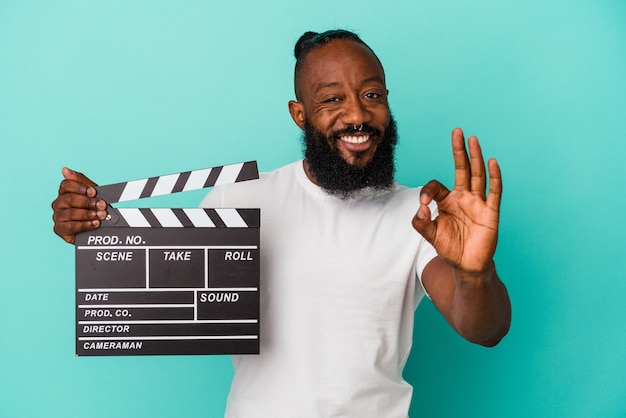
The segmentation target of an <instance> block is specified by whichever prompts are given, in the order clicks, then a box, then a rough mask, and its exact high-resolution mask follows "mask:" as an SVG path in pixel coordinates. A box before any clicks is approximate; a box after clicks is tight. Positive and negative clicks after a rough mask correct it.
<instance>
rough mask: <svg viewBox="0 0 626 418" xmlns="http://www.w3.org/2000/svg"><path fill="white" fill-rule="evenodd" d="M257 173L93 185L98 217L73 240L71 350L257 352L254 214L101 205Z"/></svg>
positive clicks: (248, 169) (251, 168)
mask: <svg viewBox="0 0 626 418" xmlns="http://www.w3.org/2000/svg"><path fill="white" fill-rule="evenodd" d="M258 176H259V175H258V170H257V165H256V162H255V161H250V162H246V163H240V164H232V165H224V166H220V167H212V168H207V169H202V170H195V171H188V172H183V173H176V174H171V175H166V176H159V177H151V178H147V179H141V180H135V181H130V182H125V183H118V184H111V185H106V186H99V187H96V190H97V196H98V197H100V198H102V199H103V200H105V201H107V203H109V207H108V209H107V211H108V217H107V219H106V220H104V221H102V223H101V226H100V228H98V229H97V230H94V231H89V232H83V233H80V234H78V235H77V237H76V354H77V355H79V356H114V355H172V354H258V352H259V250H260V249H259V232H260V231H259V228H260V209H230V208H224V209H206V208H186V209H167V208H152V209H149V208H113V207H111V206H110V204H112V203H117V202H124V201H130V200H135V199H140V198H146V197H153V196H159V195H167V194H171V193H177V192H183V191H189V190H198V189H202V188H206V187H211V186H214V185H220V184H226V183H236V182H240V181H245V180H252V179H256V178H258Z"/></svg>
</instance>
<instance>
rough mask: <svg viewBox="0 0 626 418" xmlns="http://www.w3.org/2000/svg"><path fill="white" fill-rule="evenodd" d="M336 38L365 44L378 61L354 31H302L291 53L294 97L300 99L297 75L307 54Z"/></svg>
mask: <svg viewBox="0 0 626 418" xmlns="http://www.w3.org/2000/svg"><path fill="white" fill-rule="evenodd" d="M337 39H344V40H350V41H353V42H356V43H359V44H361V45H363V46H365V47H366V48H367V49H369V50H370V51H371V52H372V54H374V56H375V57H376V59H377V60H378V62H379V63H380V60H379V59H378V57H377V56H376V54H375V53H374V51H373V50H372V48H370V47H369V45H367V44H366V43H365V42H363V40H362V39H361V38H360V37H359V35H357V34H356V33H354V32H350V31H348V30H344V29H331V30H327V31H326V32H322V33H317V32H311V31H309V32H304V34H303V35H302V36H301V37H300V39H298V42H296V46H295V47H294V49H293V54H294V56H295V57H296V67H295V70H294V76H293V82H294V90H295V92H296V98H297V99H298V100H300V97H298V96H299V94H298V87H297V83H298V75H299V73H300V69H301V68H302V65H303V63H304V60H305V59H306V57H307V55H309V54H310V53H311V51H313V50H315V49H317V48H320V47H322V46H324V45H326V44H328V43H329V42H331V41H334V40H337ZM381 67H382V64H381Z"/></svg>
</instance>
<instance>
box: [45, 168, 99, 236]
mask: <svg viewBox="0 0 626 418" xmlns="http://www.w3.org/2000/svg"><path fill="white" fill-rule="evenodd" d="M63 177H64V178H65V179H64V180H63V181H62V182H61V185H60V186H59V196H58V197H57V198H56V199H55V200H54V201H53V202H52V210H53V214H52V220H53V221H54V232H55V233H56V234H57V235H58V236H60V237H61V238H63V239H64V240H65V241H66V242H68V243H70V244H74V242H75V240H76V234H78V233H80V232H84V231H91V230H92V229H96V228H98V227H99V226H100V221H101V220H102V219H105V218H106V216H107V212H106V207H107V203H106V202H105V201H104V200H102V199H98V198H97V197H95V196H96V189H94V187H95V186H97V185H96V183H94V182H93V181H91V180H89V179H88V178H87V177H85V176H84V175H83V174H81V173H77V172H76V171H72V170H70V169H69V168H67V167H63Z"/></svg>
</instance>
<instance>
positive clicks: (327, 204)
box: [52, 30, 511, 418]
mask: <svg viewBox="0 0 626 418" xmlns="http://www.w3.org/2000/svg"><path fill="white" fill-rule="evenodd" d="M295 55H296V60H297V62H296V69H295V93H296V100H295V101H290V102H289V112H290V113H291V116H292V118H293V120H294V121H295V123H296V124H297V125H298V126H299V127H300V128H302V130H303V131H304V143H305V158H304V159H303V160H300V161H296V162H294V163H292V164H289V165H287V166H285V167H282V168H279V169H277V170H275V171H272V172H269V173H264V174H262V175H261V178H260V179H259V180H258V181H254V182H244V183H238V184H233V185H226V186H221V187H216V188H214V190H212V192H211V193H209V195H208V196H207V197H206V198H205V200H204V201H203V203H202V205H203V206H207V207H238V208H245V207H258V208H261V214H262V228H261V248H262V249H263V250H262V252H261V257H262V259H261V283H262V284H261V298H262V300H261V318H262V321H261V354H260V355H258V356H237V357H235V358H234V359H233V360H234V365H235V375H234V378H233V382H232V386H231V391H230V395H229V398H228V404H227V412H226V416H227V417H271V418H278V417H339V416H340V417H359V418H363V417H375V418H380V417H406V416H407V415H408V410H409V405H410V402H411V395H412V388H411V386H410V385H409V384H408V383H407V382H406V381H405V380H404V379H403V378H402V370H403V368H404V365H405V362H406V360H407V357H408V355H409V351H410V348H411V345H412V344H414V343H415V344H420V343H421V341H413V314H414V311H415V308H416V307H417V305H418V304H419V302H420V300H421V299H422V298H423V296H424V295H425V294H428V296H429V297H430V298H431V300H432V301H433V303H434V304H435V306H437V308H438V309H439V310H440V311H441V313H442V314H443V316H444V317H445V318H446V320H447V321H448V322H449V323H450V325H451V326H452V327H453V328H454V329H455V330H456V331H457V332H458V333H459V334H460V335H462V336H463V337H464V338H466V339H467V340H469V341H472V342H474V343H478V344H481V345H485V346H492V345H495V344H497V343H498V342H499V341H500V339H501V338H502V337H503V336H504V335H505V334H506V333H507V331H508V328H509V325H510V315H511V308H510V302H509V298H508V295H507V291H506V288H505V287H504V285H503V284H502V282H501V281H500V279H499V278H498V275H497V273H496V269H495V264H494V262H493V255H494V253H495V248H496V242H497V235H498V220H499V206H500V195H501V191H502V182H501V178H500V169H499V167H498V164H497V162H496V161H495V160H490V161H489V162H488V164H487V166H488V170H486V169H485V163H484V161H483V157H482V153H481V149H480V146H479V144H478V140H477V139H476V138H475V137H470V138H469V140H468V145H469V156H468V153H467V151H466V147H465V140H464V138H463V133H462V131H461V130H460V129H455V130H454V131H453V132H452V151H453V159H454V164H455V167H456V173H455V184H454V188H453V189H452V190H448V189H447V188H445V187H444V186H443V185H442V184H441V183H439V182H437V181H431V182H429V183H428V184H427V185H425V186H424V187H423V188H417V189H411V188H407V187H404V186H401V185H399V184H397V183H395V182H394V181H393V173H394V164H393V153H394V146H395V144H396V141H397V138H396V129H395V123H394V121H393V118H392V116H391V113H390V111H389V105H388V102H387V88H386V84H385V73H384V70H383V67H382V65H381V63H380V61H379V60H378V58H377V57H376V55H375V54H374V53H373V51H372V50H371V49H370V48H369V47H368V46H367V45H366V44H365V43H363V41H362V40H361V39H360V38H359V37H358V36H357V35H355V34H354V33H352V32H347V31H342V30H334V31H328V32H324V33H321V34H317V33H312V32H307V33H305V34H304V35H303V36H302V37H301V38H300V40H299V41H298V43H297V44H296V48H295ZM487 171H488V173H489V193H488V194H487V193H486V188H487ZM63 173H64V176H65V178H66V179H65V180H64V181H63V182H62V183H61V187H60V189H59V196H58V197H57V199H56V200H55V201H54V202H53V204H52V206H53V209H54V215H53V218H54V221H55V227H54V229H55V232H56V233H57V234H59V235H60V236H61V237H63V238H64V239H65V240H66V241H68V242H74V236H75V234H76V233H78V232H81V231H85V230H90V229H94V228H97V227H98V226H99V220H100V219H103V218H104V216H106V212H105V209H106V204H105V202H103V201H102V200H99V199H98V198H96V197H95V190H94V189H93V186H94V183H93V182H92V181H91V180H89V179H88V178H86V177H85V176H83V175H82V174H80V173H75V172H71V171H69V170H67V169H64V171H63ZM425 337H426V336H420V338H421V339H423V338H425Z"/></svg>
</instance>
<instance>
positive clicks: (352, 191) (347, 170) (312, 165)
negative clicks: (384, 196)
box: [303, 117, 398, 199]
mask: <svg viewBox="0 0 626 418" xmlns="http://www.w3.org/2000/svg"><path fill="white" fill-rule="evenodd" d="M304 128H305V129H304V133H303V145H304V147H305V149H304V157H305V158H306V161H307V163H308V169H309V172H310V173H311V175H312V176H313V177H314V178H315V181H316V182H317V184H318V185H319V186H320V187H321V188H322V189H324V190H325V191H326V192H327V193H329V194H331V195H333V196H337V197H339V198H341V199H349V198H351V197H354V196H355V195H357V192H358V191H359V190H361V189H363V188H366V187H369V188H372V189H373V190H374V191H376V192H385V191H389V190H390V189H391V188H392V186H393V176H394V172H395V164H394V149H395V146H396V143H397V142H398V133H397V130H396V122H395V120H394V119H393V117H391V119H390V121H389V125H388V126H387V127H386V128H385V133H384V135H383V137H382V141H381V142H380V144H378V146H377V148H376V152H375V153H374V156H373V157H372V160H371V161H370V162H369V163H367V164H366V165H365V166H364V167H358V166H356V165H352V164H349V163H348V162H346V160H344V158H343V157H342V156H341V154H340V153H339V151H338V150H337V149H336V148H335V147H333V146H331V144H333V143H334V141H336V139H335V138H338V137H339V135H341V134H351V133H354V132H356V130H354V129H353V128H348V129H346V130H343V131H341V132H335V133H333V134H332V135H330V137H327V136H325V135H324V134H323V133H321V132H319V131H318V130H317V129H315V128H314V127H313V126H312V125H311V124H310V123H309V121H308V120H305V121H304ZM359 131H360V132H365V133H369V134H371V135H380V131H379V130H378V129H375V128H372V127H371V126H368V125H363V126H362V127H361V129H360V130H359Z"/></svg>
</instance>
